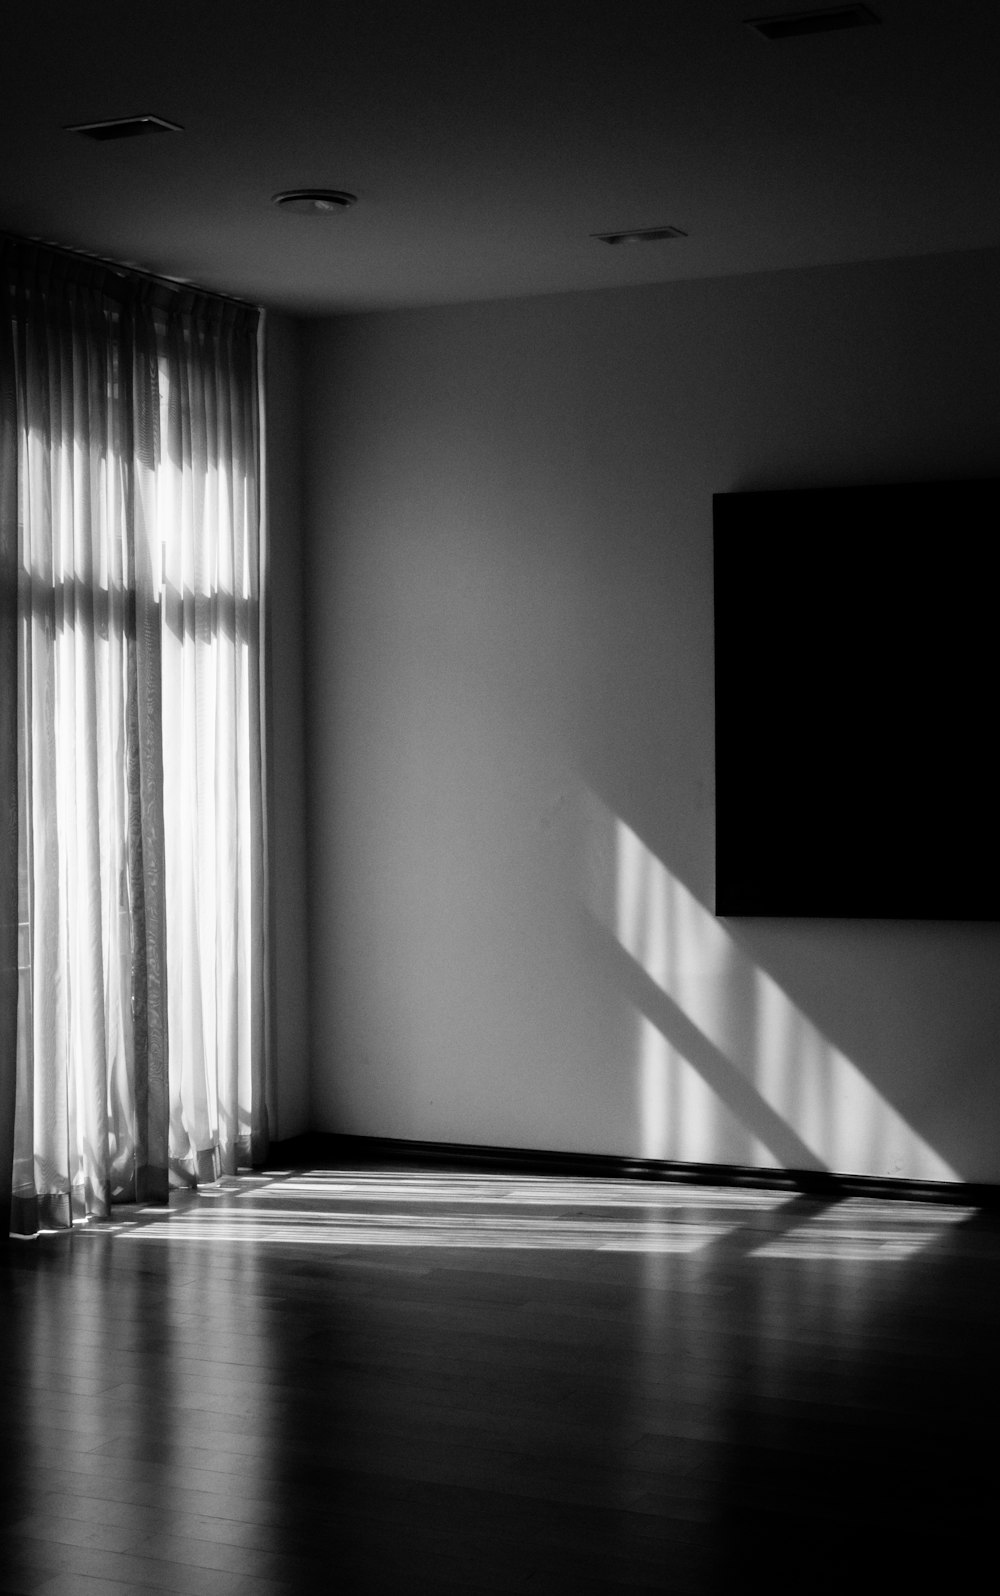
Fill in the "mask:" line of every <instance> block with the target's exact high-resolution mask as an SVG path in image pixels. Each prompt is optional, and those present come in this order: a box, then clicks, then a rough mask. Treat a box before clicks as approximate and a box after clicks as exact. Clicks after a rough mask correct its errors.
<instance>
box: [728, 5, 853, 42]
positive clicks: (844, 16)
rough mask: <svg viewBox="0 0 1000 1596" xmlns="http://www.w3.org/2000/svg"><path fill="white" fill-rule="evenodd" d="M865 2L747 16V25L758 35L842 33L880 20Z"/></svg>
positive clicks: (791, 36) (786, 36) (785, 36)
mask: <svg viewBox="0 0 1000 1596" xmlns="http://www.w3.org/2000/svg"><path fill="white" fill-rule="evenodd" d="M881 20H882V18H881V17H877V16H876V15H875V13H874V11H869V9H868V7H867V6H859V5H852V6H827V7H826V8H825V9H824V10H822V11H787V12H784V13H783V14H782V15H780V16H777V17H749V18H748V19H747V24H746V25H747V27H748V28H752V29H753V31H754V33H759V34H760V36H761V38H762V39H770V40H776V39H805V38H810V37H811V36H812V35H813V34H815V33H842V32H843V31H844V29H845V28H865V27H868V26H869V25H870V24H871V23H873V22H881Z"/></svg>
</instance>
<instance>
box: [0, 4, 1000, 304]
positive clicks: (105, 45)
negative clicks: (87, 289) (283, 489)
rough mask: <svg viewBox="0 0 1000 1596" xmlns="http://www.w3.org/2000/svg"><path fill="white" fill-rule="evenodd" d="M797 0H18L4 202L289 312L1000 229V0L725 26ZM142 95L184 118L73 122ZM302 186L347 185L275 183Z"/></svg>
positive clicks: (3, 60)
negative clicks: (633, 240)
mask: <svg viewBox="0 0 1000 1596" xmlns="http://www.w3.org/2000/svg"><path fill="white" fill-rule="evenodd" d="M806 4H807V0H791V3H790V4H789V3H788V0H759V3H758V0H742V3H741V0H686V3H683V4H680V3H676V0H660V3H652V0H575V3H573V4H567V3H566V0H489V3H485V0H408V3H407V0H362V3H355V0H346V3H339V4H337V3H320V0H280V3H279V0H155V3H154V0H45V3H41V0H35V3H34V4H32V3H27V0H26V3H24V4H23V5H22V6H21V8H20V9H19V10H18V11H14V10H13V9H12V8H5V9H4V12H3V15H2V18H0V228H3V229H5V230H6V231H8V232H13V233H19V234H22V235H27V236H32V237H36V238H44V239H47V240H50V241H52V242H56V243H61V244H64V245H67V246H70V247H73V248H78V249H84V250H87V251H92V252H94V253H97V254H101V255H105V256H108V257H110V258H112V259H116V260H122V261H127V262H131V263H133V264H136V265H140V266H143V267H145V268H147V269H149V270H151V271H156V272H160V273H163V274H165V275H169V276H177V277H182V278H186V279H189V280H191V281H194V282H197V283H200V284H202V285H203V286H205V287H210V288H217V289H222V290H227V291H229V292H231V293H234V294H238V295H240V296H242V297H245V298H248V299H252V300H255V301H257V302H260V303H262V304H265V305H268V306H274V307H282V308H285V309H288V310H291V311H297V312H303V313H316V312H329V311H354V310H363V309H375V308H381V307H390V306H401V305H419V304H434V303H443V302H454V301H461V300H470V299H486V298H493V297H498V296H506V295H517V294H536V293H548V292H553V291H561V290H568V289H586V288H596V287H601V286H608V285H613V284H622V283H642V282H656V281H665V280H670V279H676V278H685V277H704V276H716V275H723V274H729V273H739V272H752V271H762V270H771V269H775V268H780V267H796V266H807V265H816V264H820V263H831V262H838V261H854V260H865V259H877V258H888V257H892V256H900V255H916V254H924V253H935V252H938V251H943V250H959V249H974V248H979V247H983V246H998V245H1000V0H870V5H871V7H872V9H873V10H874V11H875V12H876V13H877V14H878V15H879V16H880V17H881V19H882V23H881V25H880V26H878V27H869V28H860V29H857V30H855V31H851V32H842V33H834V34H827V35H823V36H820V37H815V38H806V39H792V40H789V41H787V42H783V43H771V44H769V43H766V42H765V41H763V40H762V39H761V38H760V37H758V36H757V35H756V34H755V33H753V32H752V31H751V30H750V29H748V28H746V27H745V26H743V19H744V18H746V17H747V16H755V15H761V14H765V15H766V14H772V13H775V12H781V11H797V10H801V9H803V8H804V6H805V5H806ZM143 113H152V114H154V115H158V116H162V117H165V118H168V119H170V120H172V121H175V122H179V123H181V124H182V125H183V129H184V131H183V132H182V133H179V134H172V135H167V134H163V135H156V136H151V137H147V138H141V139H136V140H130V141H121V142H113V143H102V144H97V143H92V142H90V141H88V140H85V139H81V138H79V137H78V136H75V135H73V134H70V133H67V132H65V131H64V127H65V125H66V124H67V123H75V122H82V121H96V120H99V119H103V118H110V117H116V116H132V115H138V114H143ZM306 186H308V187H314V186H315V187H332V188H344V189H348V190H351V191H353V192H354V193H356V194H357V195H358V197H359V199H358V204H357V205H356V206H354V207H353V208H352V209H351V210H349V211H347V212H345V213H343V214H340V215H335V216H330V217H309V216H294V215H286V214H282V213H281V212H279V211H277V210H275V209H274V207H273V206H272V205H271V204H270V203H269V201H270V196H271V195H272V194H273V193H274V192H275V191H276V190H280V189H288V188H297V187H306ZM664 224H672V225H674V226H677V227H680V228H682V229H683V230H684V231H685V232H686V233H687V234H688V237H687V238H684V239H679V240H675V241H672V242H669V243H661V244H639V245H631V246H618V247H614V248H612V247H609V246H608V245H606V244H602V243H599V242H597V241H595V240H594V239H592V238H591V237H590V235H591V234H592V233H595V232H598V231H601V232H603V231H611V230H613V229H626V228H640V227H654V226H660V225H664Z"/></svg>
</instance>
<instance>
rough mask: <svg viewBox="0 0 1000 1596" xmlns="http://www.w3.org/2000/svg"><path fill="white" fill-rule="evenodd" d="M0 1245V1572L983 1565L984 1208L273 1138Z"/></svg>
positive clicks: (597, 1574)
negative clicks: (295, 1146)
mask: <svg viewBox="0 0 1000 1596" xmlns="http://www.w3.org/2000/svg"><path fill="white" fill-rule="evenodd" d="M0 1273H2V1277H3V1285H2V1290H3V1316H2V1321H0V1380H2V1384H3V1407H2V1425H3V1447H2V1454H0V1455H2V1465H0V1466H2V1469H3V1494H2V1498H0V1512H2V1533H3V1557H2V1559H0V1591H3V1592H7V1593H11V1592H23V1593H25V1596H28V1593H32V1596H96V1593H111V1592H114V1593H116V1596H143V1593H145V1592H154V1591H155V1592H158V1593H161V1596H162V1593H163V1592H178V1593H182V1596H230V1593H232V1596H236V1593H240V1596H244V1593H245V1596H279V1593H291V1592H295V1593H299V1592H313V1591H318V1592H324V1591H338V1592H344V1593H351V1592H355V1591H356V1592H393V1593H400V1592H402V1593H406V1592H431V1593H433V1592H458V1591H462V1592H469V1593H471V1592H480V1591H482V1592H508V1591H509V1592H517V1591H525V1592H529V1593H538V1596H542V1593H547V1592H573V1593H577V1592H578V1593H581V1596H584V1593H590V1592H617V1591H663V1592H671V1593H679V1596H683V1593H688V1592H693V1593H699V1596H700V1593H708V1592H711V1593H716V1592H737V1591H740V1592H742V1591H745V1590H751V1591H753V1590H763V1589H775V1590H778V1589H781V1590H791V1591H806V1590H810V1591H833V1590H838V1591H860V1592H867V1591H872V1592H874V1591H879V1592H902V1591H917V1592H921V1591H928V1592H929V1591H946V1592H957V1593H964V1592H968V1591H973V1590H978V1589H988V1588H992V1587H993V1584H994V1582H995V1579H996V1541H997V1529H998V1516H1000V1498H998V1494H997V1483H998V1482H997V1471H996V1466H995V1459H996V1455H997V1448H996V1431H997V1422H998V1418H1000V1413H998V1406H1000V1405H998V1400H997V1396H998V1377H997V1371H998V1368H1000V1215H998V1214H996V1213H981V1212H976V1211H970V1210H968V1209H961V1208H954V1209H951V1208H946V1207H942V1206H931V1205H926V1206H921V1205H916V1204H910V1203H893V1202H891V1201H886V1202H879V1201H873V1200H869V1199H850V1200H847V1201H841V1202H832V1203H824V1202H823V1201H820V1200H818V1199H816V1198H805V1197H795V1196H790V1195H789V1194H788V1193H776V1192H760V1191H758V1192H751V1191H739V1190H713V1189H701V1188H699V1189H691V1188H684V1187H673V1186H659V1185H657V1186H651V1185H648V1184H643V1183H637V1184H634V1185H629V1184H627V1183H625V1182H614V1181H609V1180H585V1179H559V1180H557V1179H551V1178H550V1179H546V1178H530V1177H525V1178H511V1177H510V1176H503V1177H492V1178H485V1177H478V1176H476V1175H473V1174H468V1173H464V1174H463V1173H448V1174H440V1175H435V1174H433V1173H432V1172H429V1171H413V1170H408V1171H407V1170H401V1171H398V1172H396V1173H393V1172H392V1171H390V1170H384V1171H380V1170H372V1169H366V1170H362V1169H359V1170H357V1171H355V1172H354V1173H353V1174H352V1173H350V1172H345V1171H341V1172H337V1171H316V1172H314V1173H313V1174H311V1175H309V1174H307V1175H303V1174H302V1173H301V1172H299V1173H297V1174H295V1175H283V1174H278V1175H272V1176H268V1177H259V1178H253V1179H251V1178H249V1177H248V1178H246V1179H239V1180H232V1181H227V1182H224V1184H223V1186H222V1187H221V1188H217V1189H212V1188H209V1189H206V1190H205V1191H204V1193H203V1194H201V1195H199V1196H198V1197H196V1198H189V1199H185V1200H184V1201H181V1202H179V1201H176V1200H175V1202H174V1203H173V1204H172V1206H171V1208H170V1210H169V1211H168V1212H165V1211H163V1210H160V1211H145V1212H138V1211H136V1210H121V1218H120V1219H119V1220H118V1221H116V1223H114V1224H112V1225H106V1226H91V1227H89V1228H86V1229H83V1230H80V1231H77V1232H76V1233H75V1234H73V1235H72V1236H49V1237H43V1238H41V1239H40V1240H38V1241H35V1242H32V1243H20V1244H13V1243H12V1244H11V1246H10V1248H9V1249H8V1250H7V1252H6V1253H5V1254H4V1255H3V1259H2V1262H0ZM984 1558H985V1565H984V1567H983V1568H982V1569H981V1568H980V1563H981V1560H982V1559H984Z"/></svg>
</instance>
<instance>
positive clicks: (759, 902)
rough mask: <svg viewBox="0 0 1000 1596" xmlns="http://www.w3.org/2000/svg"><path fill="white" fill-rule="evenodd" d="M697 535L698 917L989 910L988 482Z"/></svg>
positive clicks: (788, 497) (991, 588)
mask: <svg viewBox="0 0 1000 1596" xmlns="http://www.w3.org/2000/svg"><path fill="white" fill-rule="evenodd" d="M714 525H715V689H716V712H715V728H716V913H717V914H719V915H726V916H734V915H808V916H838V917H841V916H844V917H847V916H849V917H855V916H861V917H882V916H885V917H887V918H905V919H924V918H926V919H978V920H982V919H998V918H1000V806H998V802H997V798H998V781H997V776H996V774H995V770H994V766H995V763H996V760H997V742H998V735H997V732H998V696H1000V693H998V689H1000V664H998V661H1000V655H998V634H1000V623H998V618H997V612H998V598H997V588H996V577H995V565H996V553H997V543H998V534H1000V480H997V479H989V480H981V481H970V482H935V483H917V484H906V485H892V486H882V487H852V488H832V489H826V490H801V491H797V490H789V491H775V492H759V493H724V494H716V495H715V498H714Z"/></svg>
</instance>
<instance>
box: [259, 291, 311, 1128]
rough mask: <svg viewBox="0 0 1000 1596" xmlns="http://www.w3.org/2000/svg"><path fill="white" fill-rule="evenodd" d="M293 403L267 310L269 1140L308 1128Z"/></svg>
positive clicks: (292, 362)
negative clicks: (271, 1056) (271, 1005)
mask: <svg viewBox="0 0 1000 1596" xmlns="http://www.w3.org/2000/svg"><path fill="white" fill-rule="evenodd" d="M301 397H302V396H301V374H300V367H299V356H298V327H297V324H296V323H295V322H293V321H291V320H290V319H289V318H287V317H283V316H277V315H273V314H271V313H269V314H268V317H267V325H266V332H265V407H266V418H267V435H266V446H267V484H268V504H267V512H268V515H267V518H268V543H269V556H270V580H269V621H270V627H269V648H268V661H267V693H268V711H269V713H268V736H269V745H268V805H269V819H270V826H269V835H270V842H271V860H270V863H271V926H270V933H271V957H272V971H273V990H274V1014H273V1016H272V1046H273V1048H274V1054H275V1068H274V1072H273V1078H272V1082H271V1092H270V1097H269V1102H268V1113H269V1118H270V1123H271V1135H272V1137H273V1138H276V1139H277V1138H282V1137H289V1136H296V1135H298V1134H299V1133H300V1132H301V1131H304V1130H306V1129H307V1128H308V1123H309V1010H308V968H307V928H306V855H305V748H304V732H305V727H304V716H303V680H302V676H303V671H302V667H303V651H304V637H303V573H302V541H303V539H302V415H301V412H302V404H301Z"/></svg>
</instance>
